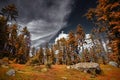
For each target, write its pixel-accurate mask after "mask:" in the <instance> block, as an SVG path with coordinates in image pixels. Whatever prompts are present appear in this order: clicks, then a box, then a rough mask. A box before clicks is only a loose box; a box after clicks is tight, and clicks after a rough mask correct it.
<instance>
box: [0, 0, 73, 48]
mask: <svg viewBox="0 0 120 80" xmlns="http://www.w3.org/2000/svg"><path fill="white" fill-rule="evenodd" d="M9 3H14V4H16V6H17V8H18V11H19V18H18V19H17V20H18V23H19V24H20V25H22V26H27V27H28V29H29V31H30V32H31V34H32V43H33V45H34V46H39V45H41V44H42V43H45V42H48V41H49V40H50V39H51V38H52V37H53V36H54V35H55V34H56V33H57V32H58V31H59V30H60V29H61V28H63V27H64V26H65V25H66V24H67V21H65V18H66V17H67V16H68V15H69V13H70V12H71V4H72V0H7V1H6V3H5V2H1V3H0V7H2V6H4V5H7V4H9Z"/></svg>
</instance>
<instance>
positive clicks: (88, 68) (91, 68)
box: [67, 62, 101, 74]
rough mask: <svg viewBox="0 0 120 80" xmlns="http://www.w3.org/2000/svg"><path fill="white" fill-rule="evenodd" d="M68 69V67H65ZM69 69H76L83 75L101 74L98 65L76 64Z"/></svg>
mask: <svg viewBox="0 0 120 80" xmlns="http://www.w3.org/2000/svg"><path fill="white" fill-rule="evenodd" d="M67 67H68V66H67ZM69 67H70V68H71V69H76V70H79V71H82V72H85V73H92V74H99V73H100V72H101V69H100V66H99V64H98V63H88V62H84V63H78V64H75V65H71V66H69Z"/></svg>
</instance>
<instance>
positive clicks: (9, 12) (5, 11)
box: [0, 4, 18, 21]
mask: <svg viewBox="0 0 120 80" xmlns="http://www.w3.org/2000/svg"><path fill="white" fill-rule="evenodd" d="M0 14H1V15H3V16H6V20H7V21H9V20H11V21H12V20H14V21H16V18H17V17H18V11H17V8H16V6H15V5H14V4H9V5H7V6H5V7H4V8H2V10H1V12H0Z"/></svg>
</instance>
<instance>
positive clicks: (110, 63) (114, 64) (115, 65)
mask: <svg viewBox="0 0 120 80" xmlns="http://www.w3.org/2000/svg"><path fill="white" fill-rule="evenodd" d="M108 64H109V65H111V66H114V67H118V64H117V63H116V62H114V61H110V62H109V63H108Z"/></svg>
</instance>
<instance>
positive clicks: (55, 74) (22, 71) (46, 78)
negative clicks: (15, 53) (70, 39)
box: [0, 64, 120, 80]
mask: <svg viewBox="0 0 120 80" xmlns="http://www.w3.org/2000/svg"><path fill="white" fill-rule="evenodd" d="M100 66H101V68H102V74H101V75H97V77H95V78H91V74H88V73H83V72H80V71H78V70H74V69H67V68H66V65H52V68H51V69H48V71H46V72H42V71H41V69H43V68H45V66H44V65H40V66H26V65H20V64H11V65H10V68H2V67H0V80H64V78H66V79H67V80H119V79H120V76H119V75H120V68H115V67H112V66H109V65H100ZM11 68H12V69H15V70H16V74H15V76H7V75H6V72H7V71H8V70H9V69H11Z"/></svg>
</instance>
